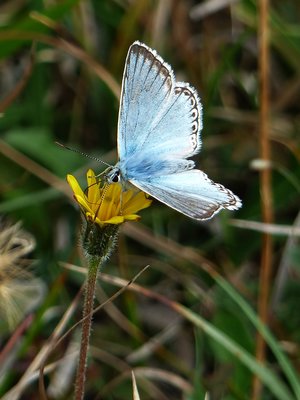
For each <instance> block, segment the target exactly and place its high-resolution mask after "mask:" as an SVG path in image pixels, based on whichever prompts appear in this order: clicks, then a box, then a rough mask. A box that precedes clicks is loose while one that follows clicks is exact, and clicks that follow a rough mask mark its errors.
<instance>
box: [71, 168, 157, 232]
mask: <svg viewBox="0 0 300 400" xmlns="http://www.w3.org/2000/svg"><path fill="white" fill-rule="evenodd" d="M67 180H68V183H69V185H70V186H71V188H72V190H73V193H74V198H75V200H76V201H77V203H78V204H79V206H80V208H81V210H82V212H83V213H84V215H85V217H86V219H87V220H88V221H90V222H94V223H96V224H98V225H100V226H103V225H106V224H113V225H118V224H121V223H123V222H125V221H137V220H139V219H140V216H139V215H137V214H136V213H137V212H138V211H140V210H142V209H143V208H146V207H149V206H150V204H151V200H149V199H147V198H146V195H145V194H144V193H143V192H136V191H133V190H126V191H122V187H121V185H120V184H119V183H112V184H109V185H108V184H105V183H104V184H102V183H101V181H100V180H98V179H97V178H96V176H95V173H94V171H92V170H91V169H90V170H89V171H88V172H87V190H86V191H83V190H82V189H81V187H80V185H79V184H78V182H77V180H76V178H75V177H74V176H72V175H68V176H67Z"/></svg>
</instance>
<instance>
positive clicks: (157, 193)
mask: <svg viewBox="0 0 300 400" xmlns="http://www.w3.org/2000/svg"><path fill="white" fill-rule="evenodd" d="M201 130H202V106H201V103H200V100H199V97H198V95H197V92H196V90H195V89H194V88H193V87H192V86H190V85H189V84H188V83H183V82H176V81H175V77H174V73H173V71H172V69H171V67H170V66H169V65H168V64H167V63H166V62H164V60H163V59H162V58H161V57H160V56H159V55H158V54H157V53H156V51H155V50H152V49H150V48H149V47H147V46H146V45H145V44H143V43H140V42H138V41H136V42H134V43H133V44H132V45H131V46H130V48H129V51H128V54H127V58H126V63H125V70H124V75H123V82H122V93H121V101H120V110H119V121H118V154H119V161H118V163H117V164H116V165H115V166H114V167H112V168H111V169H110V170H109V171H108V173H107V176H106V177H107V180H108V182H109V183H111V182H118V181H121V182H127V181H129V182H130V183H131V184H133V185H134V186H136V187H137V188H139V189H140V190H142V191H144V192H146V193H148V194H149V195H150V196H152V197H154V198H156V199H157V200H159V201H161V202H162V203H164V204H166V205H168V206H170V207H172V208H174V209H175V210H177V211H179V212H181V213H183V214H185V215H187V216H188V217H191V218H194V219H196V220H205V219H209V218H212V217H213V216H214V215H215V214H216V213H218V212H219V211H220V210H222V209H228V210H236V209H238V208H239V207H241V205H242V203H241V200H240V199H239V198H238V197H237V196H235V195H234V194H233V193H232V192H231V191H230V190H229V189H226V188H225V187H224V186H222V185H220V184H219V183H215V182H213V181H212V180H210V179H209V178H208V177H207V175H206V174H205V173H204V172H202V171H200V170H198V169H195V168H194V167H195V163H194V161H192V160H189V159H188V158H189V157H191V156H194V155H195V154H197V153H198V151H199V150H200V148H201V138H200V132H201Z"/></svg>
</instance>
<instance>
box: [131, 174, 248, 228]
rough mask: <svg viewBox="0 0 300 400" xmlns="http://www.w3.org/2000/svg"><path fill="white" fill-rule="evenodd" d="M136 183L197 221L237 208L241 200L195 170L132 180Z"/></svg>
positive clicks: (140, 187)
mask: <svg viewBox="0 0 300 400" xmlns="http://www.w3.org/2000/svg"><path fill="white" fill-rule="evenodd" d="M131 183H133V184H134V185H135V186H137V187H138V188H139V189H141V190H143V191H144V192H146V193H148V194H150V195H151V196H153V197H155V198H156V199H157V200H159V201H161V202H162V203H165V204H166V205H168V206H169V207H172V208H174V209H175V210H177V211H179V212H181V213H183V214H185V215H187V216H189V217H191V218H194V219H197V220H205V219H210V218H212V217H213V216H214V215H215V214H216V213H218V212H219V211H220V210H222V209H228V210H236V209H238V208H239V207H240V206H241V201H240V199H239V198H238V197H237V196H235V195H234V194H233V193H232V192H231V191H230V190H229V189H226V188H225V187H224V186H223V185H220V184H219V183H215V182H213V181H212V180H211V179H209V178H208V176H207V175H206V174H205V173H204V172H202V171H200V170H197V169H193V170H190V171H184V172H181V173H178V174H171V175H164V176H160V177H156V178H153V179H149V180H148V181H135V180H132V181H131Z"/></svg>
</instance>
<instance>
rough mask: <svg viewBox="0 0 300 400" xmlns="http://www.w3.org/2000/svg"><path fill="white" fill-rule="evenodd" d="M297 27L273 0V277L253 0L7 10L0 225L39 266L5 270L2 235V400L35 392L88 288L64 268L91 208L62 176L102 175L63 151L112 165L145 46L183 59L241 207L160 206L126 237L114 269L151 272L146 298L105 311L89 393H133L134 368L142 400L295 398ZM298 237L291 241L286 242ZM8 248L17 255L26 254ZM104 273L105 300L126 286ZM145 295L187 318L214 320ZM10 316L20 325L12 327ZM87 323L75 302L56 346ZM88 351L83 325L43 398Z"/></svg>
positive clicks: (139, 292) (0, 59)
mask: <svg viewBox="0 0 300 400" xmlns="http://www.w3.org/2000/svg"><path fill="white" fill-rule="evenodd" d="M299 20H300V3H299V2H298V1H297V0H288V1H285V2H282V1H273V2H272V3H271V5H270V9H269V33H270V37H269V38H270V57H269V62H270V65H269V76H268V79H269V84H270V108H271V110H270V119H269V131H268V132H269V144H270V148H271V165H270V174H271V176H272V190H271V196H272V202H273V208H274V224H276V226H274V227H273V228H274V232H275V233H274V234H273V235H272V238H273V247H272V256H273V258H272V271H271V274H270V277H269V278H268V282H262V281H261V279H262V278H261V277H260V268H261V254H262V251H263V241H262V231H261V229H262V226H261V225H259V226H255V227H254V228H253V227H252V225H251V222H252V221H255V222H261V221H262V212H261V193H262V191H263V188H262V186H261V181H260V170H259V168H257V165H258V164H259V163H258V162H257V160H259V159H260V157H261V153H260V139H259V137H260V117H259V109H260V101H259V83H260V79H259V72H258V71H259V65H260V53H259V44H258V43H259V42H258V38H259V37H260V34H261V33H260V31H259V29H258V21H259V9H258V4H257V2H256V1H254V0H253V1H252V0H241V1H227V2H221V1H213V0H210V1H188V0H178V1H175V0H174V1H171V0H160V1H154V0H152V1H151V0H140V1H138V0H132V1H129V0H128V1H125V0H101V1H100V0H98V1H97V0H94V1H92V0H90V1H89V0H86V1H83V0H82V1H79V0H77V1H75V0H68V1H65V0H59V1H55V0H51V1H50V0H49V1H46V0H44V1H41V0H34V1H26V0H11V1H2V2H1V4H0V72H1V74H0V111H1V118H0V135H1V136H0V163H1V168H0V190H1V192H0V194H1V203H0V214H1V216H2V217H1V230H2V232H5V230H7V226H8V224H9V223H11V224H13V223H16V222H17V221H22V227H23V228H22V229H23V230H24V231H25V232H27V233H28V234H29V235H31V236H30V239H28V237H27V236H26V238H27V240H29V241H35V249H34V250H33V251H32V250H31V249H30V250H28V251H31V252H30V253H29V254H27V255H25V257H27V258H30V259H33V260H34V261H33V263H32V264H31V265H30V266H26V264H28V261H27V260H25V259H24V254H20V255H19V258H20V259H18V260H12V261H11V263H8V264H10V265H9V266H10V268H11V269H13V268H14V265H16V263H19V265H21V267H22V268H21V270H22V271H23V270H24V269H25V270H26V271H27V272H26V273H25V272H24V271H23V272H21V271H19V270H18V273H15V274H13V273H12V274H10V272H9V269H7V268H6V267H7V265H8V264H7V258H5V257H6V256H7V257H9V256H10V252H9V248H8V247H7V246H5V240H6V239H5V237H4V236H5V235H1V233H0V300H1V299H2V300H1V301H2V306H1V307H0V310H2V311H1V316H0V343H1V352H0V360H1V363H0V396H3V398H7V399H11V398H13V397H9V396H12V394H11V393H12V392H9V391H10V390H11V389H12V388H16V387H17V389H18V390H17V394H16V396H17V397H16V398H21V399H37V398H40V397H39V396H40V394H39V389H38V378H37V376H36V375H35V376H34V370H36V368H35V369H34V368H33V371H31V372H30V367H31V366H32V363H33V360H34V358H35V357H36V355H37V354H38V353H39V352H40V351H41V349H45V347H46V346H47V344H48V343H49V338H50V336H51V334H52V333H53V332H54V331H55V330H56V329H57V327H58V323H59V321H60V320H61V318H63V314H64V312H65V311H66V309H67V308H68V306H69V305H70V304H72V302H74V299H75V296H76V295H77V293H78V291H79V290H80V287H81V285H82V284H83V282H84V277H85V275H84V273H83V272H84V270H82V269H78V270H74V268H73V269H70V268H66V265H65V264H62V263H61V262H67V263H71V264H74V265H77V266H81V267H82V266H84V262H83V260H82V257H81V256H80V251H78V231H79V227H80V213H79V211H78V207H77V206H76V205H75V202H74V201H73V200H72V198H71V196H72V194H71V190H70V188H68V186H67V183H66V180H65V177H66V174H68V173H71V174H73V175H75V176H76V177H77V178H78V180H80V182H82V184H83V186H84V184H85V176H86V171H87V170H88V168H89V167H92V168H93V169H94V170H95V171H96V172H101V171H102V169H103V168H102V166H101V164H100V163H97V162H94V161H90V160H89V159H87V158H85V157H82V156H80V155H79V154H76V153H73V152H71V151H67V150H65V149H62V148H61V147H59V146H57V145H56V144H55V141H59V142H62V143H66V144H68V145H70V146H72V147H74V148H76V149H78V150H81V151H83V152H85V153H87V154H90V155H92V156H95V157H98V158H101V159H103V160H104V161H106V162H108V163H111V164H114V163H115V161H116V159H117V154H116V127H117V117H118V95H119V91H120V84H121V80H122V73H123V68H124V61H125V57H126V54H127V50H128V48H129V46H130V44H131V43H132V42H133V41H135V40H140V41H142V42H144V43H146V44H147V45H148V46H150V47H152V48H155V49H156V50H157V52H158V53H159V54H160V55H161V56H162V57H163V58H164V60H165V61H166V62H168V63H169V64H170V65H172V68H173V70H174V72H175V75H176V79H177V80H179V81H187V82H189V83H191V84H192V85H193V86H194V87H195V88H196V89H197V91H198V93H199V95H200V97H201V101H202V103H203V108H204V128H203V132H202V139H203V146H202V150H201V152H200V154H199V155H198V156H197V157H195V161H196V163H197V165H198V166H199V168H201V169H202V170H204V171H205V172H206V173H207V174H208V175H209V176H210V177H211V178H212V179H213V180H215V181H216V182H220V183H222V184H223V185H225V186H226V187H228V188H230V189H231V190H232V191H233V192H234V193H235V194H237V195H238V196H239V197H240V198H241V199H242V201H243V208H242V209H241V210H239V211H237V212H234V213H233V212H225V211H224V212H221V213H220V214H218V215H217V216H216V217H215V218H214V219H213V220H210V221H206V222H203V223H198V222H195V221H193V220H190V219H189V218H187V217H185V216H183V215H181V214H179V213H177V212H175V211H174V210H171V209H169V208H167V207H166V206H164V205H162V204H159V203H158V202H155V201H154V202H153V205H152V206H151V207H150V208H149V209H146V210H144V211H143V212H142V213H141V214H142V220H141V222H139V223H127V224H126V225H125V226H123V227H122V229H121V233H120V237H119V245H118V249H117V251H116V252H115V253H114V255H113V256H112V258H111V259H110V260H109V262H107V264H106V265H105V268H104V270H103V272H104V273H105V274H108V275H109V276H115V277H120V278H123V279H124V280H129V279H131V278H133V277H134V276H135V275H136V274H137V273H138V272H139V271H140V270H141V269H142V268H143V267H144V266H145V265H148V264H149V265H150V268H148V269H147V270H146V271H145V272H144V273H143V274H142V275H141V277H139V279H138V281H137V282H136V283H137V284H139V285H140V286H139V287H138V288H136V290H135V291H133V290H127V291H125V292H124V293H122V294H121V295H120V296H119V297H118V298H117V299H116V300H114V302H113V303H110V304H109V305H107V306H105V307H104V308H103V309H102V310H101V311H99V312H98V313H96V314H95V316H94V323H93V331H92V337H91V351H90V353H91V357H90V362H89V366H88V377H87V392H86V399H96V398H101V399H130V398H132V383H131V376H130V371H131V370H134V371H135V374H136V377H137V386H138V388H139V393H140V397H141V399H156V400H158V399H162V400H163V399H193V400H198V399H204V397H205V393H209V396H210V397H209V398H210V399H226V400H229V399H230V400H231V399H250V398H253V399H254V398H261V399H273V398H278V399H284V398H286V399H289V398H290V399H300V383H299V379H298V378H297V374H298V372H299V368H300V363H299V354H300V353H299V341H300V334H299V327H300V312H299V304H300V294H299V293H300V274H299V259H300V251H299V242H298V239H297V237H299V224H300V220H299V216H298V210H299V191H300V179H299V172H300V166H299V158H300V147H299V145H300V136H299V130H300V118H299V109H300V25H299ZM255 160H256V162H255ZM235 219H239V220H241V221H239V224H240V225H242V227H237V226H235V225H234V223H235ZM8 221H10V222H8ZM292 227H294V234H295V236H289V235H288V234H287V233H288V232H289V228H292ZM27 233H24V232H22V234H25V235H27ZM14 235H17V233H16V232H14ZM21 236H22V235H21ZM12 237H13V236H12ZM10 243H12V244H11V247H10V248H11V250H12V251H13V250H16V248H18V246H22V245H23V244H24V243H23V242H22V241H21V242H20V241H17V242H14V241H13V240H12V242H10ZM15 243H17V244H15ZM20 243H21V244H20ZM1 257H2V259H1ZM2 260H4V261H3V262H2ZM2 265H3V266H2ZM4 266H5V268H4ZM1 269H2V270H1ZM213 271H217V272H218V274H217V275H216V274H215V273H214V272H213ZM109 276H108V277H107V278H106V279H102V278H101V276H100V277H99V285H98V286H99V291H98V293H97V300H96V302H97V304H98V303H101V302H103V301H104V299H106V298H107V297H109V296H111V295H112V294H113V293H115V292H116V291H117V289H118V288H117V284H116V283H114V282H113V281H112V280H110V279H109ZM222 278H224V280H223V279H222ZM23 280H24V285H22V282H23ZM8 284H9V285H8ZM262 284H269V285H270V287H271V292H270V297H269V301H268V315H269V316H270V319H269V329H270V332H271V333H272V334H271V339H270V338H269V339H267V342H268V349H267V352H266V365H267V368H266V369H265V370H260V369H259V365H258V364H257V363H256V361H255V347H256V344H255V343H256V335H257V331H260V332H263V328H262V327H261V326H259V327H257V305H258V304H259V302H260V297H259V294H260V291H259V288H260V287H261V285H262ZM7 285H8V286H9V287H10V290H7ZM14 285H15V286H14ZM28 287H29V288H30V289H28ZM142 287H143V288H147V289H148V290H149V292H145V293H144V292H143V289H142ZM2 288H3V289H2ZM1 290H2V292H1ZM5 290H6V292H5ZM151 293H152V294H153V293H159V294H160V295H161V296H162V298H165V299H169V300H171V301H174V302H177V303H179V304H181V305H183V306H185V307H186V310H189V312H194V313H195V316H198V317H199V318H203V320H202V319H201V321H203V322H201V323H200V322H199V321H200V319H198V320H197V321H194V322H193V320H192V317H191V315H190V314H187V315H186V314H184V312H182V311H178V312H176V310H175V309H174V308H173V309H172V308H171V307H169V306H168V305H167V304H165V303H164V302H163V301H160V299H159V298H155V296H152V297H151ZM238 293H239V294H238ZM173 304H174V303H173ZM249 307H250V308H249ZM10 313H15V314H16V317H15V318H13V321H10V322H9V321H8V320H9V318H8V317H9V315H10ZM80 317H81V303H80V302H79V304H77V307H76V309H75V311H74V313H73V314H72V315H71V316H68V317H65V319H64V321H65V326H64V328H63V329H62V332H60V335H61V334H62V333H63V332H64V331H66V329H67V328H70V327H71V326H72V325H73V324H74V323H75V322H77V321H78V320H79V319H80ZM202 323H203V325H201V324H202ZM206 324H209V325H206ZM255 325H256V327H255ZM211 327H212V329H213V331H210V328H211ZM217 334H220V335H221V338H219V339H218V338H216V336H215V335H217ZM223 334H224V335H226V336H222V335H223ZM226 338H229V339H230V340H231V342H230V343H233V344H234V345H236V346H238V347H236V348H235V347H234V348H231V347H230V345H229V344H228V342H226V340H227V339H226ZM78 339H79V330H78V328H76V329H75V330H73V331H72V332H71V333H70V334H69V335H68V336H67V337H66V338H65V339H64V341H63V342H62V343H60V344H59V345H58V346H57V347H56V348H55V349H53V351H52V352H51V354H50V355H49V356H48V358H47V360H46V361H45V365H48V364H49V365H50V367H49V370H46V371H45V379H44V382H45V386H46V389H47V397H48V398H49V399H70V398H72V393H73V389H74V388H73V384H74V370H75V368H76V354H75V356H74V351H75V350H74V349H75V348H76V343H78ZM268 340H269V341H268ZM272 343H273V347H272ZM239 346H240V347H239ZM270 347H272V351H271V350H270ZM68 354H71V355H69V356H67V355H68ZM245 354H246V355H247V356H249V357H250V361H249V363H248V362H247V361H245V360H244V355H245ZM252 361H253V363H254V364H253V367H251V365H252V364H251V362H252ZM250 364H251V365H250ZM51 365H52V367H51ZM28 371H29V372H30V373H29V372H28ZM26 372H27V373H29V375H28V376H27V377H26V379H25V380H24V379H23V380H22V377H23V378H24V373H26ZM253 372H255V374H256V375H257V376H259V377H260V379H261V380H262V381H263V382H264V386H263V388H262V391H261V392H260V395H259V397H255V395H253V392H252V384H253ZM30 374H31V375H30ZM61 377H63V378H64V379H63V382H61V381H60V379H59V378H61ZM20 382H23V383H22V384H20ZM24 382H25V383H24ZM18 384H19V386H16V385H18ZM274 385H275V386H274ZM276 385H279V386H278V387H277V386H276ZM274 387H275V389H274ZM281 390H282V392H281ZM276 391H277V395H276ZM5 394H6V397H4V396H5ZM7 396H8V397H7ZM284 396H285V397H284Z"/></svg>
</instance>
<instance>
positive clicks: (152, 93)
mask: <svg viewBox="0 0 300 400" xmlns="http://www.w3.org/2000/svg"><path fill="white" fill-rule="evenodd" d="M173 80H174V78H173V76H172V72H171V69H170V67H169V65H168V64H166V63H164V62H163V60H162V59H161V58H160V57H159V56H157V54H156V53H155V52H152V51H150V50H149V49H148V48H147V47H146V46H145V45H142V44H139V42H135V43H134V44H133V45H132V46H131V47H130V49H129V51H128V55H127V59H126V64H125V71H124V76H123V83H122V93H121V104H120V112H119V124H118V152H119V157H120V159H121V160H122V159H124V158H127V157H130V156H131V155H132V154H134V153H135V152H136V151H137V148H138V147H139V146H140V144H141V143H144V142H145V141H146V139H147V136H148V134H149V129H150V126H151V124H152V122H153V120H154V119H155V118H156V116H157V114H158V113H159V111H160V110H161V108H162V107H163V106H164V104H165V103H166V101H167V99H168V97H169V96H170V94H171V91H172V85H173Z"/></svg>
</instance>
